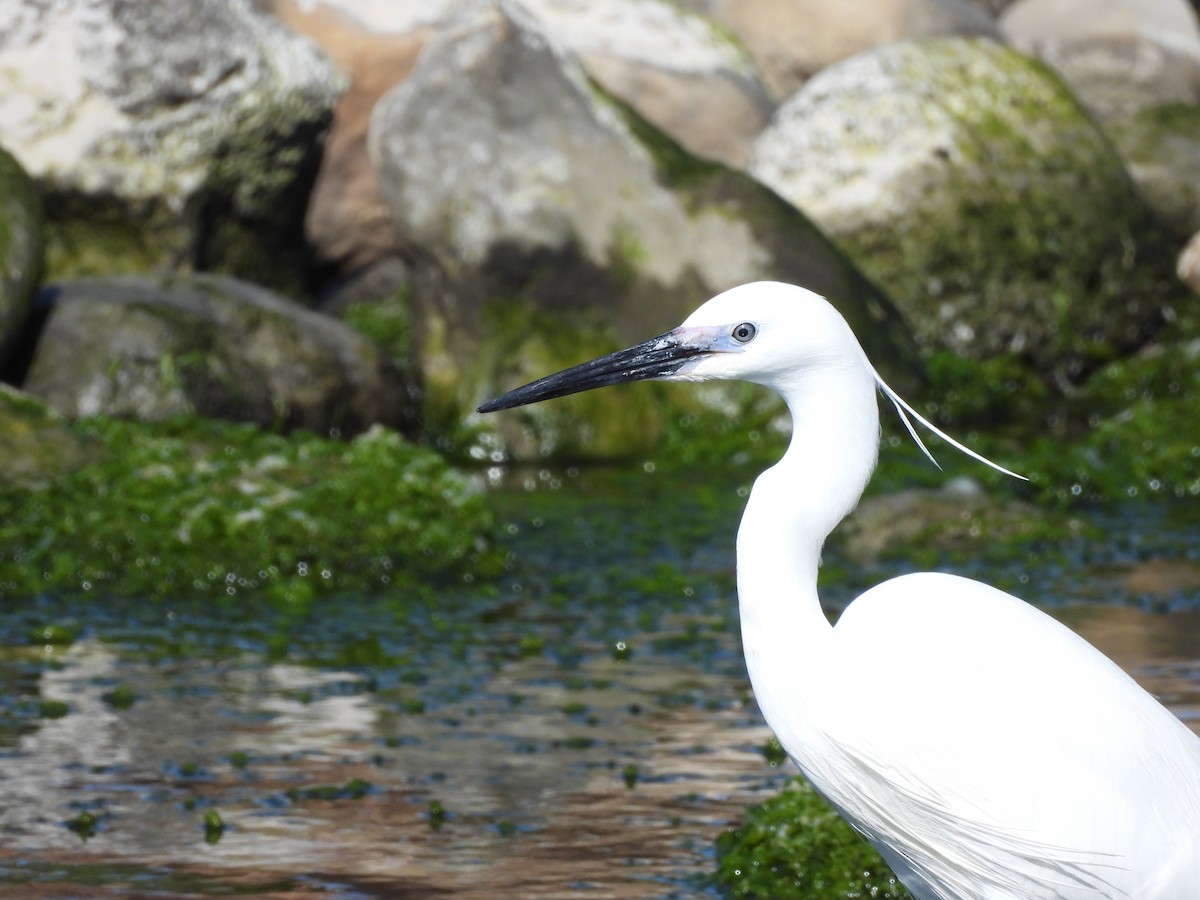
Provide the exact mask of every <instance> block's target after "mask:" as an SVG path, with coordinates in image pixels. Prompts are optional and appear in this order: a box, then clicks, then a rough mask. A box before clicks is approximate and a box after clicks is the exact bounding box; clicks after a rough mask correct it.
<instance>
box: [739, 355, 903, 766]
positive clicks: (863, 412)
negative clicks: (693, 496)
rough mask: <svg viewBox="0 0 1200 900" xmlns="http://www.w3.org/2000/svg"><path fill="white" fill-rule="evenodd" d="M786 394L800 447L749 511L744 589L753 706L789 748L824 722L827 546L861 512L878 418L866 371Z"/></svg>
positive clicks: (770, 473)
mask: <svg viewBox="0 0 1200 900" xmlns="http://www.w3.org/2000/svg"><path fill="white" fill-rule="evenodd" d="M782 393H784V399H785V400H786V401H787V403H788V408H789V409H790V411H791V413H792V426H793V430H792V440H791V444H790V446H789V447H788V451H787V453H786V454H785V455H784V457H783V458H782V459H781V460H780V461H779V462H778V463H777V464H776V465H775V466H773V467H772V468H770V469H768V470H767V471H766V472H764V473H763V474H762V475H760V476H759V478H758V480H757V481H756V482H755V484H754V489H753V491H752V492H751V494H750V499H749V501H748V502H747V504H746V511H745V514H744V515H743V517H742V523H741V526H740V528H739V529H738V540H737V581H738V604H739V608H740V615H741V624H742V643H743V646H744V649H745V654H746V665H747V668H748V669H749V673H750V678H751V682H752V683H753V685H754V693H755V697H756V699H757V700H758V703H759V706H760V708H761V709H762V711H763V714H764V716H765V717H766V719H767V722H768V724H770V725H771V727H772V728H773V729H774V730H775V732H776V734H777V735H778V736H779V738H780V740H781V741H782V742H783V743H784V746H785V747H787V746H788V743H789V742H788V741H787V740H786V737H785V735H786V732H787V731H788V730H789V729H791V728H807V727H809V724H810V723H809V720H810V718H812V717H814V716H816V715H817V712H818V711H817V710H816V709H814V708H813V706H814V705H815V703H816V700H817V694H818V693H819V686H820V682H821V680H822V678H823V677H824V678H827V677H829V674H830V673H829V669H828V667H827V665H826V664H827V662H828V659H827V657H828V655H829V650H830V645H831V643H832V630H831V626H830V624H829V621H828V620H827V619H826V618H825V614H824V612H823V611H822V609H821V604H820V601H819V599H818V596H817V569H818V567H819V565H820V560H821V548H822V545H823V544H824V543H825V538H826V537H827V536H828V535H829V532H830V531H832V530H833V528H834V527H835V526H836V525H837V524H838V522H840V521H841V520H842V518H843V517H844V516H845V515H846V514H847V513H848V512H850V511H851V510H852V509H853V508H854V506H855V504H857V502H858V499H859V497H860V496H861V495H862V491H863V488H864V487H865V486H866V483H867V480H868V479H869V478H870V476H871V472H872V471H873V470H874V467H875V458H876V454H877V452H878V448H879V412H878V407H877V404H876V397H875V382H874V377H873V375H872V374H871V373H870V371H869V370H868V369H865V368H864V369H862V370H861V371H859V370H858V368H857V367H852V366H847V368H846V370H844V371H842V370H838V371H834V372H828V373H823V374H822V375H821V376H819V377H810V378H808V379H806V381H805V382H804V383H803V384H802V385H797V386H796V387H795V389H793V390H789V391H785V392H782ZM810 691H811V692H812V693H810ZM796 717H799V719H798V720H796ZM793 720H795V721H793Z"/></svg>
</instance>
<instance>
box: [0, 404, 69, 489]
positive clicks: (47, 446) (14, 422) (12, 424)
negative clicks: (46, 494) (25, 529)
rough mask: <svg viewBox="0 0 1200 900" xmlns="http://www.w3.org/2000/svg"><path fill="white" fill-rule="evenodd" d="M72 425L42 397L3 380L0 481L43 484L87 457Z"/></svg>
mask: <svg viewBox="0 0 1200 900" xmlns="http://www.w3.org/2000/svg"><path fill="white" fill-rule="evenodd" d="M87 455H88V454H87V449H86V448H85V446H84V444H83V442H82V441H80V439H79V436H78V435H76V434H75V432H74V431H72V430H71V428H70V425H69V424H68V423H67V422H66V421H65V420H64V419H63V418H62V416H60V415H58V414H57V413H55V412H54V410H52V409H50V408H49V407H48V406H46V405H45V404H44V403H42V402H41V401H39V400H36V399H34V398H33V397H30V396H29V395H28V394H23V393H22V392H20V391H18V390H16V389H15V388H12V387H9V386H8V385H6V384H0V483H3V484H6V485H9V486H13V487H17V488H33V487H37V486H40V485H44V484H45V483H46V482H48V481H50V480H51V479H52V478H54V477H55V476H57V475H60V474H62V473H63V472H66V471H68V470H70V469H72V468H75V467H76V466H78V465H80V464H81V463H83V462H84V460H86V459H87Z"/></svg>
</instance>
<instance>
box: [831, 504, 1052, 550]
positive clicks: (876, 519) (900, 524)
mask: <svg viewBox="0 0 1200 900" xmlns="http://www.w3.org/2000/svg"><path fill="white" fill-rule="evenodd" d="M1044 525H1045V514H1044V513H1043V512H1041V511H1039V510H1038V509H1036V508H1035V507H1032V506H1030V505H1029V504H1026V503H1017V502H1007V503H997V502H996V501H994V500H992V499H990V498H989V497H988V496H987V495H986V494H984V493H983V492H982V491H978V490H976V491H974V492H970V493H966V492H963V491H962V490H953V489H951V490H947V489H945V488H943V489H941V490H927V489H919V488H913V489H910V490H904V491H897V492H896V493H894V494H883V495H880V496H876V497H869V498H867V499H865V500H863V502H862V503H860V504H859V505H858V508H857V509H856V510H855V511H854V512H853V513H851V514H850V516H849V517H848V518H847V519H846V521H845V522H844V523H843V524H842V526H841V528H840V529H839V532H838V534H837V538H836V539H837V543H838V545H839V546H840V547H841V548H842V550H844V551H845V553H846V555H847V556H848V557H850V559H851V560H853V561H854V562H855V563H858V564H860V565H873V564H875V563H877V562H879V561H880V560H881V559H885V558H887V557H890V556H891V557H894V556H896V555H897V554H905V553H909V552H911V551H912V550H913V548H920V551H921V552H923V553H929V552H937V553H956V552H957V553H967V552H970V553H972V554H974V553H976V552H978V551H979V550H980V549H982V548H984V547H992V548H994V547H995V545H996V544H997V543H1008V542H1012V541H1019V540H1021V539H1022V538H1026V539H1028V537H1029V536H1031V535H1032V534H1034V533H1036V532H1037V530H1038V529H1039V527H1044Z"/></svg>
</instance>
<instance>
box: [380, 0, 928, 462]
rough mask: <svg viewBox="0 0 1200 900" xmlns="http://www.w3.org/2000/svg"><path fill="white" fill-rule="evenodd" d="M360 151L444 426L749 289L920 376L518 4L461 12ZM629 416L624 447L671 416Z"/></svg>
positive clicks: (893, 339)
mask: <svg viewBox="0 0 1200 900" xmlns="http://www.w3.org/2000/svg"><path fill="white" fill-rule="evenodd" d="M370 148H371V151H372V155H373V158H374V159H375V161H376V166H377V169H378V171H379V175H380V182H381V184H382V186H383V190H384V195H385V197H386V198H387V200H388V202H389V205H390V207H391V209H392V214H393V218H394V221H395V224H396V229H397V236H398V239H399V241H400V243H401V244H402V245H403V246H405V247H406V248H409V250H410V252H412V254H413V255H414V257H415V258H416V259H417V261H418V268H419V269H421V270H422V271H423V272H424V275H422V274H420V273H418V275H417V277H416V278H415V279H414V295H415V296H414V299H415V302H416V303H417V305H418V308H419V311H420V312H419V315H418V316H417V317H416V318H417V321H418V322H419V326H418V327H419V328H420V329H421V333H420V334H419V335H418V336H417V338H418V340H419V342H420V346H421V359H422V361H423V365H424V367H425V369H424V371H425V379H426V385H427V387H428V388H429V390H430V391H431V399H432V400H434V401H435V402H438V403H440V404H441V405H443V406H444V407H446V408H457V409H459V410H460V411H461V410H464V409H470V408H471V407H473V406H474V405H475V404H477V403H478V402H479V401H480V400H482V399H484V395H486V394H487V393H489V392H490V391H493V390H496V389H498V388H501V387H508V386H512V384H513V382H515V381H516V380H518V379H520V378H522V377H525V376H529V377H532V376H533V375H537V374H545V373H546V371H549V368H548V367H549V366H552V365H555V364H557V363H559V362H561V363H566V362H575V361H578V359H577V358H576V359H571V358H569V357H567V351H569V352H570V353H571V355H573V354H575V353H578V354H584V353H587V352H588V351H589V350H596V351H599V350H602V349H611V345H612V343H614V342H617V341H620V342H625V341H630V340H635V339H640V338H645V337H647V336H649V335H652V334H655V333H658V332H660V331H663V330H665V329H666V328H667V327H671V326H673V325H675V324H677V323H678V322H679V321H680V320H681V319H682V318H683V316H684V315H686V313H688V312H690V311H691V309H692V308H694V307H695V306H697V305H698V304H699V303H700V302H701V301H703V300H704V299H707V298H708V297H709V296H711V295H712V294H715V293H718V292H720V291H721V290H724V289H726V288H729V287H732V286H734V285H736V284H740V283H743V282H747V281H754V280H759V279H774V280H780V281H790V282H795V283H801V284H804V285H805V286H806V287H808V288H810V289H812V290H815V291H818V292H820V293H822V294H824V295H826V296H828V297H830V299H831V300H832V301H833V302H834V303H835V304H837V305H838V306H839V308H841V309H842V310H843V312H844V313H845V314H846V315H847V317H848V319H849V320H850V321H851V323H852V325H853V326H854V327H856V329H857V331H858V333H859V334H860V336H861V337H862V340H863V342H864V344H865V345H866V346H867V349H868V352H869V353H872V355H873V357H874V358H875V359H876V360H877V361H878V363H879V364H880V365H881V366H882V367H884V368H885V369H888V370H889V371H890V372H898V373H900V374H899V375H898V379H899V380H905V378H906V376H907V382H908V383H911V381H912V379H913V377H914V374H915V373H916V372H917V371H919V364H918V363H917V361H916V356H915V353H914V350H913V347H912V344H911V342H910V341H909V339H908V336H907V332H906V331H905V329H904V327H903V325H902V323H900V321H899V319H898V317H897V316H896V314H895V311H894V310H893V309H892V307H891V305H890V303H889V302H888V301H887V299H886V298H885V297H883V295H882V294H880V292H879V291H878V290H876V289H875V288H874V287H873V286H872V285H871V284H869V283H868V282H867V281H866V280H865V279H863V278H862V277H861V275H860V274H859V273H858V272H857V271H856V270H855V269H854V267H853V266H851V265H849V264H848V263H847V261H846V259H845V258H844V257H843V256H842V255H841V254H840V253H839V252H838V251H837V250H836V249H835V248H834V247H833V246H832V245H831V244H830V243H829V242H828V240H827V239H826V238H825V237H824V236H823V235H822V234H821V233H820V232H819V231H818V230H817V229H815V228H814V227H813V226H812V225H811V224H810V223H809V222H808V221H807V220H805V219H804V217H803V216H801V215H800V214H799V213H797V212H796V211H795V210H794V209H793V208H791V207H790V206H788V205H787V204H785V203H784V202H783V201H781V200H780V199H779V198H778V197H777V196H775V195H774V194H773V193H771V192H770V191H768V190H766V189H765V188H763V187H762V186H761V185H759V184H757V183H756V182H754V181H753V180H752V179H750V178H748V177H746V176H745V175H743V174H741V173H738V172H736V171H733V170H731V169H728V168H726V167H724V166H721V165H718V164H714V163H708V162H704V161H701V160H698V159H697V158H695V157H693V156H691V155H690V154H688V153H687V152H686V151H685V150H683V149H682V148H681V147H679V146H678V145H677V144H675V143H674V142H673V141H671V140H670V139H669V138H667V137H666V136H665V135H663V134H662V133H660V132H659V131H658V130H657V129H655V128H654V127H653V126H652V125H650V124H649V123H647V122H646V121H645V120H643V119H642V118H641V117H639V116H637V115H636V113H634V112H633V111H632V110H630V109H629V108H628V107H627V106H625V105H624V104H621V103H619V102H617V101H615V100H614V99H612V98H611V97H610V96H609V95H607V94H606V93H605V92H603V91H602V90H600V89H598V88H597V86H596V85H595V84H594V83H592V82H589V80H588V79H587V78H586V76H585V74H584V72H583V70H582V69H581V68H580V66H579V65H578V63H577V62H576V60H575V59H574V58H573V57H571V56H570V54H568V53H567V51H566V50H564V49H563V48H562V47H561V46H560V45H559V44H557V43H556V42H555V41H553V40H552V39H551V38H550V37H548V36H547V35H546V34H545V33H544V32H543V31H542V30H541V29H540V28H539V26H538V25H537V24H536V22H535V21H534V20H533V19H532V18H531V17H530V16H529V15H528V14H527V13H525V12H524V11H523V10H521V9H520V8H519V7H516V6H514V5H512V4H508V3H499V4H489V3H479V4H475V5H471V6H469V7H468V8H467V10H466V12H465V13H464V16H463V18H462V19H461V20H460V21H459V23H458V24H456V25H455V27H453V28H447V29H445V30H443V31H442V32H441V34H440V35H439V36H438V37H437V38H435V39H434V40H433V41H432V42H431V43H430V44H429V45H428V46H427V47H426V49H425V51H424V53H423V54H422V56H421V58H420V60H419V62H418V64H417V67H416V69H415V70H414V72H413V74H412V75H411V77H410V78H409V79H408V80H407V81H406V82H405V83H404V84H402V85H400V86H399V87H397V88H396V89H394V90H393V91H392V92H391V93H389V94H388V95H387V96H386V97H385V98H384V99H383V101H381V102H380V104H379V105H378V106H377V107H376V112H375V116H374V118H373V121H372V130H371V136H370ZM568 333H570V334H574V335H576V337H575V338H572V339H568V338H567V334H568ZM580 335H583V337H582V338H580V337H579V336H580ZM481 346H487V347H488V348H489V349H488V350H487V352H485V353H481V352H480V347H481ZM556 348H557V349H556ZM599 393H600V394H603V393H604V392H599ZM645 396H646V397H647V398H650V397H651V394H649V393H647V394H645ZM579 402H581V403H585V404H586V403H596V404H605V403H611V402H615V401H612V400H608V399H605V398H603V397H596V398H588V399H587V400H581V401H579ZM622 402H623V403H624V404H625V405H623V406H622V414H621V415H620V416H618V417H616V418H618V419H619V420H620V421H621V422H623V423H625V424H627V425H628V428H629V433H628V434H627V435H626V437H628V438H629V439H630V440H635V441H636V440H639V439H640V440H645V439H647V438H648V437H649V436H651V435H652V434H653V433H655V430H656V425H655V424H654V423H655V422H659V423H661V416H662V415H664V413H662V412H656V411H655V410H653V409H649V408H647V409H646V410H644V413H645V417H640V416H639V415H638V414H637V412H636V410H634V409H633V408H632V407H631V406H630V405H628V400H627V398H625V399H624V400H623V401H622ZM574 409H575V410H576V411H577V410H578V407H575V408H574ZM543 414H544V415H552V413H549V412H546V413H543V411H541V410H534V411H532V412H530V413H528V415H531V416H533V415H543ZM609 418H612V417H609ZM613 427H615V425H614V426H613ZM631 446H633V445H626V444H623V443H622V441H621V440H617V441H615V442H614V443H613V445H612V446H611V447H610V449H612V450H614V451H618V450H620V451H623V452H629V451H630V449H631Z"/></svg>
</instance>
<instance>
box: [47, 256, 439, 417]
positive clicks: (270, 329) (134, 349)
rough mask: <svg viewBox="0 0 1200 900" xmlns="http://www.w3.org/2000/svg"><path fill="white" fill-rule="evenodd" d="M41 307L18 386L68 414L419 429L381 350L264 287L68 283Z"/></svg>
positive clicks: (218, 279)
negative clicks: (42, 318)
mask: <svg viewBox="0 0 1200 900" xmlns="http://www.w3.org/2000/svg"><path fill="white" fill-rule="evenodd" d="M48 303H49V310H48V314H47V320H46V324H45V326H44V328H43V329H42V333H41V336H40V339H39V341H38V345H37V349H36V352H35V354H34V358H33V362H32V364H31V366H30V369H29V372H28V375H27V377H26V380H25V383H24V385H23V387H24V389H25V390H26V391H28V392H29V393H30V394H32V395H34V396H35V397H39V398H41V399H42V400H44V401H45V402H46V403H49V404H50V405H51V406H53V407H54V408H55V409H57V410H59V411H60V412H62V413H63V414H65V415H67V416H70V417H73V418H74V417H83V416H93V415H107V416H120V417H131V418H137V419H143V420H157V419H167V418H172V417H176V416H181V415H186V414H191V413H196V414H199V415H203V416H208V417H210V418H218V419H230V420H234V421H243V422H254V423H257V424H258V425H260V426H261V427H264V428H271V429H285V430H286V429H293V428H306V429H309V430H311V431H315V432H317V433H319V434H329V433H334V434H342V435H351V434H356V433H358V432H360V431H363V430H365V429H367V428H369V427H370V426H371V425H373V424H376V423H382V424H386V425H392V426H398V427H403V428H406V429H412V428H413V427H415V419H416V410H415V406H416V395H415V389H414V387H413V385H412V384H410V383H408V382H406V380H405V379H404V378H403V377H401V375H400V373H399V372H398V371H397V370H396V368H395V367H394V366H393V365H392V364H391V363H390V361H389V360H388V359H387V357H386V355H385V354H384V352H383V351H382V350H381V349H380V348H379V347H377V346H376V345H375V344H374V343H372V342H371V341H369V340H368V339H366V338H365V337H363V336H362V335H360V334H359V333H358V332H356V331H354V330H353V329H351V328H350V327H348V326H346V325H344V324H342V323H341V322H338V321H337V320H335V319H332V318H330V317H328V316H324V315H321V314H320V313H315V312H312V311H311V310H307V309H305V308H303V307H301V306H300V305H298V304H296V303H293V302H291V301H289V300H286V299H284V298H282V297H280V296H278V295H275V294H272V293H271V292H269V291H267V290H264V289H262V288H257V287H254V286H252V285H248V284H245V283H242V282H238V281H235V280H233V279H230V278H226V277H222V276H189V277H184V276H178V277H167V278H141V277H136V276H125V277H114V278H111V279H83V280H79V281H74V282H65V283H63V284H61V285H58V286H56V287H55V288H54V289H53V294H52V297H51V298H50V299H49V300H48Z"/></svg>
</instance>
